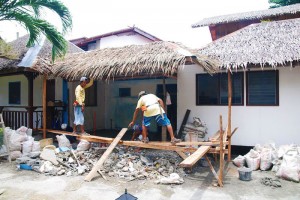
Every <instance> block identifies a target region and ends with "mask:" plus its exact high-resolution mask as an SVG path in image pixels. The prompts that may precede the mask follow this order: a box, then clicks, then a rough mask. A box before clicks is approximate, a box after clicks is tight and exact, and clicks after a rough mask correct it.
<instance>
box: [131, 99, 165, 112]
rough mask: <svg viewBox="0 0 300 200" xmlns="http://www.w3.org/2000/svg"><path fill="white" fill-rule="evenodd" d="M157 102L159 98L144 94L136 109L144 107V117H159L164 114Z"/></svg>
mask: <svg viewBox="0 0 300 200" xmlns="http://www.w3.org/2000/svg"><path fill="white" fill-rule="evenodd" d="M158 100H159V98H158V97H157V96H155V95H154V94H146V95H144V96H142V97H141V98H140V99H139V101H138V103H137V106H136V108H141V107H142V106H146V107H147V110H146V111H144V116H145V117H152V116H155V115H159V114H161V112H162V113H165V111H164V110H163V109H162V108H161V107H160V105H159V102H158Z"/></svg>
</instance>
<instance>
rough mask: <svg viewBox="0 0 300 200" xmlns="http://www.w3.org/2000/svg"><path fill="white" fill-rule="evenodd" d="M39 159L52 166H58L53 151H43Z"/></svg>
mask: <svg viewBox="0 0 300 200" xmlns="http://www.w3.org/2000/svg"><path fill="white" fill-rule="evenodd" d="M40 158H41V159H43V160H48V161H50V162H52V163H53V164H54V165H58V162H57V160H56V155H55V152H54V151H53V150H50V149H44V150H43V151H42V153H41V155H40Z"/></svg>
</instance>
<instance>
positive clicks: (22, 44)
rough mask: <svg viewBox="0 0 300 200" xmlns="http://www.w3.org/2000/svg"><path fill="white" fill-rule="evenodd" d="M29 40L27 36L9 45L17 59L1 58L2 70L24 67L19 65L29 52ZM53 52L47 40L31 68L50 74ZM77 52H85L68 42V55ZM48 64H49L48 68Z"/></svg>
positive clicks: (0, 66) (0, 68)
mask: <svg viewBox="0 0 300 200" xmlns="http://www.w3.org/2000/svg"><path fill="white" fill-rule="evenodd" d="M28 39H29V35H25V36H22V37H20V38H18V39H16V40H14V41H12V42H10V43H8V45H10V47H11V48H12V52H13V54H14V56H15V57H16V59H7V58H0V70H7V69H18V68H22V67H24V66H18V65H19V63H20V62H21V60H22V59H23V57H24V56H25V54H26V52H27V51H28V50H29V48H28V47H27V46H26V44H27V41H28ZM51 51H52V44H51V43H50V42H49V40H46V41H45V42H44V43H43V46H42V48H41V49H40V51H39V53H38V55H37V57H36V58H33V59H34V60H35V61H34V63H33V65H32V66H30V67H29V68H32V69H34V70H36V71H38V72H40V73H43V72H44V73H46V72H47V74H48V73H50V71H49V69H50V68H49V67H50V66H52V64H51V60H52V59H51V56H52V55H51V54H52V52H51ZM75 52H83V50H82V49H80V48H78V47H77V46H75V45H74V44H72V43H71V42H68V51H67V53H75ZM40 59H41V60H40ZM40 63H44V64H40ZM46 63H48V64H47V66H46ZM35 65H36V66H35Z"/></svg>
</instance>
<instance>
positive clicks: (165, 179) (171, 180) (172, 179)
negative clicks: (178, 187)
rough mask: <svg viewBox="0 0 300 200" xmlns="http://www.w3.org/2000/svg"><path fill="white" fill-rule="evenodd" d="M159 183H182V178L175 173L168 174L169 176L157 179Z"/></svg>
mask: <svg viewBox="0 0 300 200" xmlns="http://www.w3.org/2000/svg"><path fill="white" fill-rule="evenodd" d="M159 183H161V184H182V183H184V180H183V179H182V178H180V176H179V175H178V174H177V173H172V174H170V176H169V177H162V178H160V180H159Z"/></svg>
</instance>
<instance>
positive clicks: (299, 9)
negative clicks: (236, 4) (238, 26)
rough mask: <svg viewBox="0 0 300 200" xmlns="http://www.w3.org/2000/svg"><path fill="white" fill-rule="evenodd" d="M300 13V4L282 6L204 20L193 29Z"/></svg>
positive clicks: (194, 25)
mask: <svg viewBox="0 0 300 200" xmlns="http://www.w3.org/2000/svg"><path fill="white" fill-rule="evenodd" d="M297 13H300V3H298V4H293V5H290V6H282V7H278V8H272V9H268V10H258V11H251V12H244V13H235V14H229V15H221V16H215V17H210V18H204V19H203V20H201V21H199V22H197V23H195V24H193V25H192V27H193V28H197V27H203V26H210V25H214V24H223V23H229V22H236V21H244V20H254V19H265V18H268V17H274V16H280V15H285V14H297Z"/></svg>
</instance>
